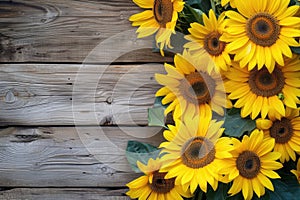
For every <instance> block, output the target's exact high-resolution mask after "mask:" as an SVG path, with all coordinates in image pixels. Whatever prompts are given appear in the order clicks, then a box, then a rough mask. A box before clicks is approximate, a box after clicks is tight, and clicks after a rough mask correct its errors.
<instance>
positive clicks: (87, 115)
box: [0, 64, 164, 126]
mask: <svg viewBox="0 0 300 200" xmlns="http://www.w3.org/2000/svg"><path fill="white" fill-rule="evenodd" d="M155 73H164V69H163V66H162V65H161V64H143V65H107V66H106V65H76V64H74V65H67V64H2V65H0V126H6V125H28V126H33V125H41V126H43V125H74V124H75V125H99V124H101V125H104V124H106V125H109V124H119V125H121V124H123V125H124V124H125V125H126V124H130V125H136V124H147V109H148V108H149V107H151V106H152V104H153V102H154V94H155V92H156V90H157V89H159V87H160V86H159V85H158V84H157V83H156V81H155V80H154V78H153V77H154V74H155Z"/></svg>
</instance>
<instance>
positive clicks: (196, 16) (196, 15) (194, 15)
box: [186, 5, 203, 24]
mask: <svg viewBox="0 0 300 200" xmlns="http://www.w3.org/2000/svg"><path fill="white" fill-rule="evenodd" d="M186 8H187V11H188V12H189V13H190V14H191V19H192V22H199V23H201V24H203V19H202V15H203V11H202V10H200V9H197V8H193V7H191V6H189V5H186Z"/></svg>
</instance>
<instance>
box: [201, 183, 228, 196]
mask: <svg viewBox="0 0 300 200" xmlns="http://www.w3.org/2000/svg"><path fill="white" fill-rule="evenodd" d="M228 189H229V185H228V184H224V183H219V185H218V188H217V190H216V191H214V190H213V189H212V188H211V187H209V188H208V191H207V193H206V196H207V199H211V200H225V199H226V198H227V196H228V195H227V191H228Z"/></svg>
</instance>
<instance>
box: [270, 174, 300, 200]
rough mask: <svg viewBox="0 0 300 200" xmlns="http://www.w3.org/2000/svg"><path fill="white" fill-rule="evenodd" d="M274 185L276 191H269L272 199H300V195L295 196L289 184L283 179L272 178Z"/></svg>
mask: <svg viewBox="0 0 300 200" xmlns="http://www.w3.org/2000/svg"><path fill="white" fill-rule="evenodd" d="M272 183H273V186H274V192H272V191H269V190H268V193H269V195H270V199H272V200H293V199H295V200H296V199H299V197H294V196H293V195H292V193H291V192H290V191H289V187H288V185H287V184H285V183H284V182H282V181H281V180H276V179H273V180H272Z"/></svg>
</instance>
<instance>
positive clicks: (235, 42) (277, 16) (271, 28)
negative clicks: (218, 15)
mask: <svg viewBox="0 0 300 200" xmlns="http://www.w3.org/2000/svg"><path fill="white" fill-rule="evenodd" d="M289 3H290V0H280V1H279V0H260V1H242V0H240V1H235V4H236V7H237V10H238V12H235V11H232V10H230V11H226V13H225V15H226V16H227V17H228V18H229V19H228V21H227V22H226V23H227V25H226V28H225V33H224V34H223V35H222V36H221V37H220V40H223V41H225V42H228V43H229V44H228V45H227V48H228V51H229V53H232V54H235V57H234V60H235V61H239V63H240V67H245V66H246V65H248V69H249V70H252V69H253V68H254V67H255V66H256V65H257V67H258V69H261V68H262V67H263V66H266V68H267V69H268V70H269V72H273V70H274V68H275V62H276V63H277V64H279V65H281V66H283V65H284V58H283V55H284V56H287V57H289V58H291V57H292V51H291V49H290V46H299V43H298V42H297V41H296V40H295V38H296V37H299V36H300V30H299V28H298V27H299V24H300V18H299V17H294V15H295V14H296V13H297V11H298V8H299V6H296V5H295V6H289Z"/></svg>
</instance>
